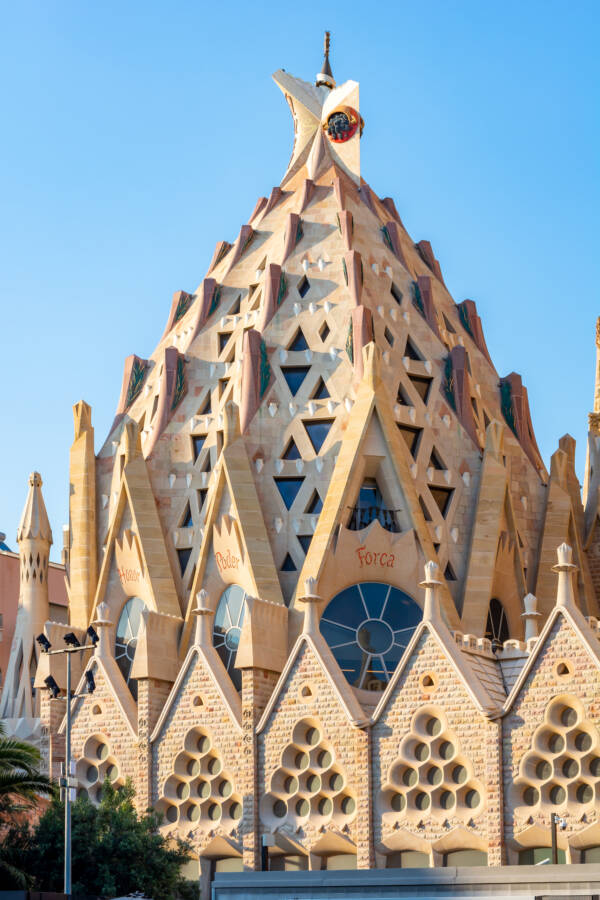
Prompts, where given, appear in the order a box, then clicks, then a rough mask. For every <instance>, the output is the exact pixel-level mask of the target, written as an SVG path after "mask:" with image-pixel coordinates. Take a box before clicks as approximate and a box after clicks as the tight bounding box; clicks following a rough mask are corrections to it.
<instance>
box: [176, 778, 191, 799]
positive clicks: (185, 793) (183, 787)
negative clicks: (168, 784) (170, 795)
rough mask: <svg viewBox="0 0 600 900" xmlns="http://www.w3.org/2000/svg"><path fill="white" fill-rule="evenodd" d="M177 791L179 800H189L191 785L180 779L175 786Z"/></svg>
mask: <svg viewBox="0 0 600 900" xmlns="http://www.w3.org/2000/svg"><path fill="white" fill-rule="evenodd" d="M175 793H176V794H177V797H178V798H179V800H187V798H188V797H189V796H190V786H189V784H187V782H185V781H180V782H179V784H178V785H177V787H176V788H175Z"/></svg>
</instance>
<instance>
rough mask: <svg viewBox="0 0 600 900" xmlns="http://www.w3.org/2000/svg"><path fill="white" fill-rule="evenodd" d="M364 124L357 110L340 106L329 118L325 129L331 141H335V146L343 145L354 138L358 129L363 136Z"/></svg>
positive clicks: (324, 126)
mask: <svg viewBox="0 0 600 900" xmlns="http://www.w3.org/2000/svg"><path fill="white" fill-rule="evenodd" d="M363 124H364V123H363V120H362V119H361V117H360V116H359V114H358V113H357V111H356V110H355V109H352V107H351V106H340V107H339V108H338V109H335V110H334V111H333V112H332V113H331V114H330V115H329V116H328V117H327V122H326V123H325V124H324V125H323V128H324V129H325V131H326V132H327V136H328V138H329V140H330V141H333V143H334V144H343V143H344V142H345V141H349V140H350V138H351V137H354V135H355V134H356V132H357V130H358V128H360V133H361V134H362V130H363Z"/></svg>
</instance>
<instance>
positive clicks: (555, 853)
mask: <svg viewBox="0 0 600 900" xmlns="http://www.w3.org/2000/svg"><path fill="white" fill-rule="evenodd" d="M557 821H558V816H557V815H556V813H551V814H550V830H551V832H552V865H554V866H556V865H558V845H557V841H556V823H557Z"/></svg>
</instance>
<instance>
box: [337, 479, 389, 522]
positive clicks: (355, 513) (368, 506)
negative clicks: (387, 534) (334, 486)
mask: <svg viewBox="0 0 600 900" xmlns="http://www.w3.org/2000/svg"><path fill="white" fill-rule="evenodd" d="M398 512H399V510H396V509H388V508H387V506H386V504H385V502H384V500H383V497H382V496H381V491H380V490H379V486H378V484H377V481H376V480H375V478H365V480H364V481H363V483H362V486H361V488H360V491H359V493H358V499H357V503H356V506H351V507H350V516H349V519H348V525H347V527H348V529H349V530H350V531H361V530H362V529H363V528H366V527H367V526H368V525H370V524H371V522H373V521H375V519H377V521H378V522H379V524H380V525H381V526H382V527H383V528H385V530H386V531H391V532H393V533H394V534H397V533H399V532H400V530H401V529H400V522H399V520H398V515H397V513H398Z"/></svg>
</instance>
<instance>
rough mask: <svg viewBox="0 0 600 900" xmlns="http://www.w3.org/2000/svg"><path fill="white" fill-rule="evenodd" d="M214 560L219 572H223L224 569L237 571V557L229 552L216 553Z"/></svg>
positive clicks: (238, 559) (238, 560)
mask: <svg viewBox="0 0 600 900" xmlns="http://www.w3.org/2000/svg"><path fill="white" fill-rule="evenodd" d="M215 559H216V561H217V566H218V567H219V571H220V572H224V571H225V570H226V569H237V567H238V566H239V564H240V558H239V556H234V555H233V553H232V552H231V550H227V551H226V552H225V553H220V552H219V551H217V552H216V553H215Z"/></svg>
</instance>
